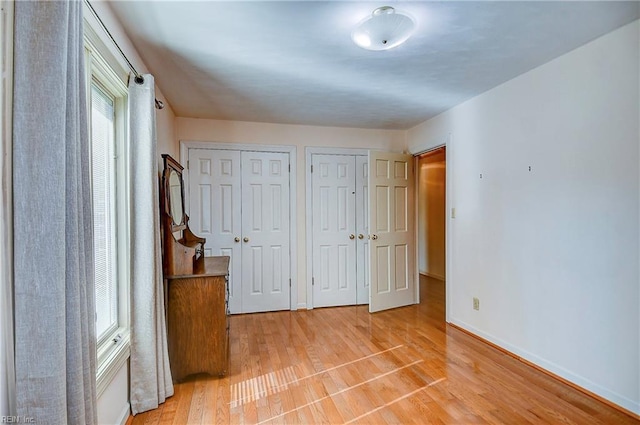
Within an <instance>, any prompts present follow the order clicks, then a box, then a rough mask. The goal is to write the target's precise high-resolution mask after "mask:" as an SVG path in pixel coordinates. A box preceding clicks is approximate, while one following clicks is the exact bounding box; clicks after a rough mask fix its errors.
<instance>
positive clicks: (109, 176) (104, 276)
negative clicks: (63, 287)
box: [91, 82, 118, 341]
mask: <svg viewBox="0 0 640 425" xmlns="http://www.w3.org/2000/svg"><path fill="white" fill-rule="evenodd" d="M114 104H115V99H114V97H113V96H110V95H109V94H108V93H107V92H106V91H105V90H103V89H101V88H100V87H99V86H98V84H96V83H95V82H93V83H92V84H91V146H92V194H93V220H94V227H93V231H94V255H95V287H96V332H97V336H98V341H100V340H101V339H102V338H103V337H104V336H106V335H108V334H109V333H110V331H112V330H113V329H115V328H117V327H118V286H117V268H116V266H117V258H116V193H115V192H116V187H115V164H114V149H115V108H114Z"/></svg>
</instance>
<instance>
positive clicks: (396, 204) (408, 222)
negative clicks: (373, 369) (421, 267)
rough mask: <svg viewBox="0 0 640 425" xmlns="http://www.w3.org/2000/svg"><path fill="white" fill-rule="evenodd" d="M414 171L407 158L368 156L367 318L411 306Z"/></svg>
mask: <svg viewBox="0 0 640 425" xmlns="http://www.w3.org/2000/svg"><path fill="white" fill-rule="evenodd" d="M414 186H415V180H414V166H413V157H412V156H411V155H404V154H394V153H387V152H373V151H372V152H370V153H369V231H370V235H369V237H370V238H371V240H370V256H371V261H370V283H371V286H370V297H371V299H370V302H369V312H371V313H373V312H376V311H381V310H387V309H390V308H395V307H402V306H405V305H409V304H414V303H415V302H416V290H415V285H416V267H415V214H414V205H415V199H414V193H415V192H414V189H415V188H414Z"/></svg>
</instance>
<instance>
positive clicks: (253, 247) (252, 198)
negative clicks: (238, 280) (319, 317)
mask: <svg viewBox="0 0 640 425" xmlns="http://www.w3.org/2000/svg"><path fill="white" fill-rule="evenodd" d="M241 160H242V265H243V266H242V311H243V312H244V313H252V312H258V311H274V310H288V309H289V308H290V306H291V304H290V290H289V285H290V277H291V276H290V264H289V263H290V255H291V253H290V251H289V221H290V217H289V154H286V153H272V152H249V151H246V152H242V153H241Z"/></svg>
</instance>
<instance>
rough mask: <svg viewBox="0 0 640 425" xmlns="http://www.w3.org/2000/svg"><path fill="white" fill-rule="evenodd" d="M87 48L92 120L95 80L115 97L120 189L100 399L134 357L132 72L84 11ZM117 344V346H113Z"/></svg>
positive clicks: (99, 371) (100, 363)
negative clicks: (111, 316)
mask: <svg viewBox="0 0 640 425" xmlns="http://www.w3.org/2000/svg"><path fill="white" fill-rule="evenodd" d="M84 12H85V26H84V30H85V32H84V47H85V52H86V54H87V58H86V60H85V65H86V67H87V69H86V70H85V72H86V75H87V100H88V102H87V109H88V114H89V117H90V116H91V115H90V114H91V110H90V108H91V103H90V99H91V98H90V89H91V82H92V80H93V79H94V78H95V79H96V80H97V81H99V83H100V84H101V85H102V86H104V89H106V90H107V91H108V92H109V94H110V95H112V96H114V97H115V103H114V109H115V134H114V137H115V140H116V146H115V147H114V149H115V151H114V153H115V164H114V173H115V181H114V184H115V186H116V205H115V212H116V217H115V219H116V232H117V233H116V252H117V270H116V279H117V289H118V295H117V298H118V322H117V323H118V328H114V329H113V331H112V332H110V333H109V334H106V335H104V337H103V341H101V343H100V344H99V345H98V346H97V365H96V368H97V370H96V392H97V396H98V397H100V395H102V393H103V392H104V391H105V390H106V389H107V388H108V387H109V385H110V384H111V382H112V380H113V378H114V377H115V376H116V374H117V373H118V371H119V370H120V369H121V368H122V366H123V365H124V364H125V363H126V361H127V360H128V359H129V356H130V351H131V350H130V340H129V338H130V336H129V332H130V329H129V324H130V315H131V312H130V297H129V289H130V283H131V282H130V280H131V279H130V267H129V266H130V264H129V246H130V239H131V238H130V231H129V230H130V229H129V168H130V167H129V156H128V152H129V134H128V128H129V126H128V115H129V114H128V110H127V108H128V102H127V98H128V89H127V85H126V81H127V76H128V70H127V69H126V68H124V67H123V64H122V63H121V62H120V61H118V60H116V58H115V57H114V56H113V55H112V54H111V51H110V50H109V48H108V47H107V46H106V45H105V44H104V43H103V41H102V40H101V39H100V37H99V36H98V35H97V34H96V32H95V30H94V29H93V26H94V25H92V23H93V24H95V22H94V21H95V17H93V15H92V14H89V15H88V18H87V13H86V12H87V7H86V6H85V7H84ZM112 341H114V342H112Z"/></svg>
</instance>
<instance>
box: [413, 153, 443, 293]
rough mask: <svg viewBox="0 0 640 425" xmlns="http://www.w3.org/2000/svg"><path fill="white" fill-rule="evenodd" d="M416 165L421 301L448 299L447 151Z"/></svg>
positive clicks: (423, 156) (423, 157) (425, 157)
mask: <svg viewBox="0 0 640 425" xmlns="http://www.w3.org/2000/svg"><path fill="white" fill-rule="evenodd" d="M417 163H418V226H417V228H418V270H419V272H420V298H421V301H422V300H426V299H428V298H430V297H443V298H444V296H445V281H446V232H445V227H446V218H447V217H446V169H447V163H446V148H445V147H444V146H443V147H440V148H437V149H434V150H432V151H429V152H426V153H424V154H421V155H418V156H417ZM443 305H444V303H443Z"/></svg>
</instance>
